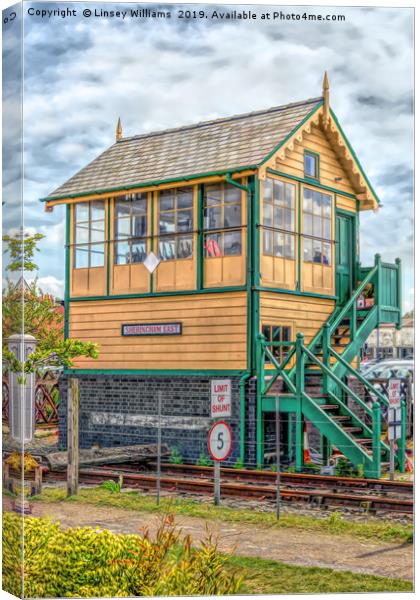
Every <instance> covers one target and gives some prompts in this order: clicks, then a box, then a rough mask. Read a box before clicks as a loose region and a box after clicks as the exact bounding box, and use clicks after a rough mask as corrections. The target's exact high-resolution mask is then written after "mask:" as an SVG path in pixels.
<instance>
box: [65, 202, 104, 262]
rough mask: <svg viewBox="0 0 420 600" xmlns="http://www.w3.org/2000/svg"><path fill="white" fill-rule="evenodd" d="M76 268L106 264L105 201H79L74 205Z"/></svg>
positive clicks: (74, 260) (74, 257)
mask: <svg viewBox="0 0 420 600" xmlns="http://www.w3.org/2000/svg"><path fill="white" fill-rule="evenodd" d="M73 263H74V264H73V267H74V268H75V269H91V268H95V267H103V266H104V265H105V202H104V201H100V200H99V201H94V202H78V203H76V204H75V205H74V254H73Z"/></svg>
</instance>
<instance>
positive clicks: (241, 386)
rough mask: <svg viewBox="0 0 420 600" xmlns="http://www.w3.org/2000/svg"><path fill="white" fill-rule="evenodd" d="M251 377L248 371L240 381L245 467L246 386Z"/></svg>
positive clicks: (241, 451) (241, 432) (243, 460)
mask: <svg viewBox="0 0 420 600" xmlns="http://www.w3.org/2000/svg"><path fill="white" fill-rule="evenodd" d="M250 377H251V373H249V371H247V372H246V373H244V374H243V375H242V377H241V378H240V380H239V385H240V408H241V427H240V461H241V463H242V464H243V465H245V437H246V431H245V430H246V406H245V384H246V382H247V380H248V379H249V378H250Z"/></svg>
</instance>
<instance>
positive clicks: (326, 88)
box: [322, 71, 330, 125]
mask: <svg viewBox="0 0 420 600" xmlns="http://www.w3.org/2000/svg"><path fill="white" fill-rule="evenodd" d="M322 97H323V98H324V108H323V111H322V120H323V122H324V125H326V124H327V122H328V116H329V112H330V82H329V81H328V73H327V71H325V73H324V81H323V82H322Z"/></svg>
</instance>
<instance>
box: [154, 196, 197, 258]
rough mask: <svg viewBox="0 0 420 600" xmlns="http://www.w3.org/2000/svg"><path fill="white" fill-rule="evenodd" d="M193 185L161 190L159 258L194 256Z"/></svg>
mask: <svg viewBox="0 0 420 600" xmlns="http://www.w3.org/2000/svg"><path fill="white" fill-rule="evenodd" d="M193 204H194V192H193V188H192V187H188V188H174V189H172V190H165V191H162V192H159V217H158V233H159V258H160V259H161V260H176V259H183V258H192V255H193V234H192V232H193V229H194V212H193Z"/></svg>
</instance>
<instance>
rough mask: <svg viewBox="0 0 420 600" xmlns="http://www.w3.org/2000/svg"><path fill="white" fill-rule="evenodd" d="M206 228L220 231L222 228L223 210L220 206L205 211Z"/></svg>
mask: <svg viewBox="0 0 420 600" xmlns="http://www.w3.org/2000/svg"><path fill="white" fill-rule="evenodd" d="M204 227H205V228H206V229H220V228H221V227H222V209H221V207H220V206H217V207H213V208H207V209H206V210H205V211H204Z"/></svg>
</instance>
